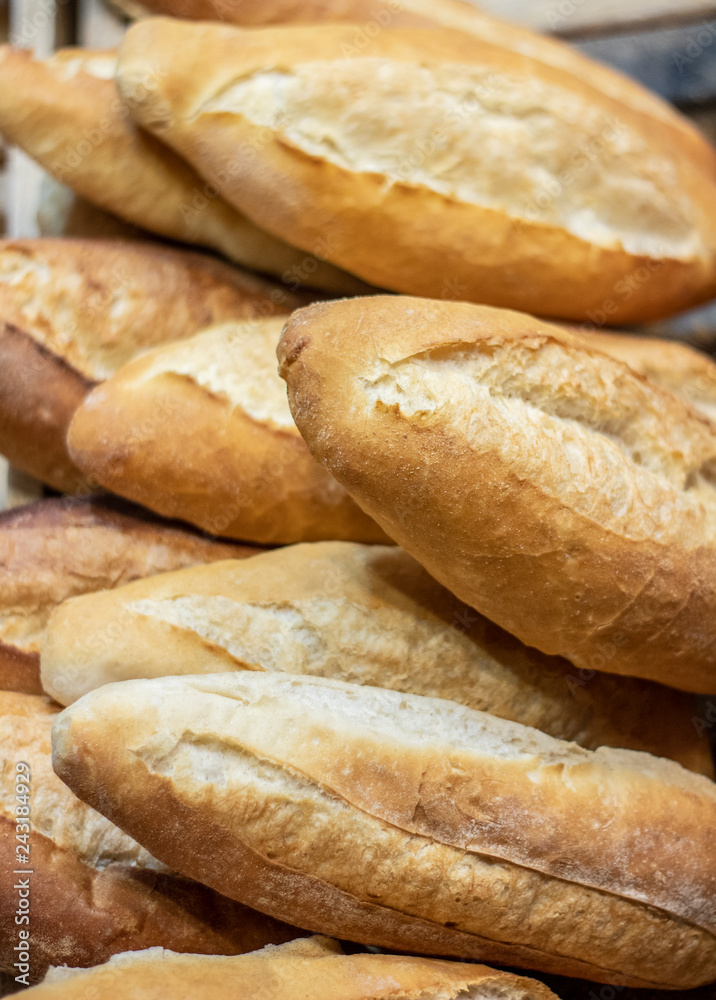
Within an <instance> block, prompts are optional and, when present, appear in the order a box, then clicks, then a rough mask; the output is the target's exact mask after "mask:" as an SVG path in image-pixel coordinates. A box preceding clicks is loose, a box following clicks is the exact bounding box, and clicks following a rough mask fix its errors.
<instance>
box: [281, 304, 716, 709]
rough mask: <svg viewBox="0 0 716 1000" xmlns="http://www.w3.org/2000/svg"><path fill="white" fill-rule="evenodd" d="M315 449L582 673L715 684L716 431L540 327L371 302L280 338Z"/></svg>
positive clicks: (496, 611)
mask: <svg viewBox="0 0 716 1000" xmlns="http://www.w3.org/2000/svg"><path fill="white" fill-rule="evenodd" d="M279 356H280V359H281V363H282V374H283V377H284V378H285V379H286V381H287V383H288V390H289V399H290V402H291V409H292V412H293V415H294V418H295V420H296V423H297V424H298V427H299V429H300V430H301V432H302V434H303V435H304V438H305V439H306V441H307V443H308V445H309V447H310V448H311V450H312V452H313V454H314V456H315V457H316V458H317V459H318V460H319V461H321V462H323V463H324V464H325V465H326V467H327V468H328V469H329V470H330V471H331V472H332V473H333V475H334V476H335V477H336V478H337V479H338V481H339V482H341V483H342V484H343V485H344V486H345V487H346V489H347V490H348V491H349V493H351V495H352V496H354V497H355V498H356V500H357V501H358V502H359V503H360V505H361V506H362V507H363V508H364V509H365V510H366V511H367V512H368V513H370V514H371V515H372V516H373V517H375V518H376V520H377V521H378V522H379V523H380V524H381V526H382V527H383V528H384V529H385V530H386V531H387V532H388V533H389V534H390V535H391V537H392V538H394V539H395V540H396V541H397V542H398V543H399V544H400V545H402V546H403V547H404V548H406V549H407V550H408V551H409V552H410V553H411V555H413V556H414V557H415V558H416V559H417V560H418V561H419V562H420V563H422V564H423V565H424V566H425V568H426V569H427V570H428V572H430V573H431V574H432V575H433V576H434V577H435V578H436V579H437V580H439V581H440V582H441V583H442V584H443V585H444V586H446V587H448V588H449V589H450V590H451V591H452V592H453V593H454V594H456V595H457V596H458V597H459V598H460V599H461V600H463V601H465V603H466V604H469V605H470V606H471V607H474V608H476V609H477V610H478V611H480V612H481V613H482V614H484V615H486V616H487V617H488V618H489V619H490V620H491V621H494V622H496V623H497V624H499V625H500V626H502V627H503V628H505V629H506V630H507V631H508V632H511V633H512V634H513V635H516V636H518V637H519V638H520V639H521V640H522V641H523V642H524V643H526V644H527V645H529V646H536V647H537V648H538V649H540V650H541V651H542V652H544V653H549V654H552V655H561V656H565V657H566V658H567V659H569V660H570V661H571V662H572V663H574V664H576V666H577V667H579V668H582V669H587V670H605V671H607V672H611V673H619V674H628V675H632V676H636V677H646V678H648V679H651V680H656V681H661V682H663V683H665V684H668V685H670V686H673V687H678V688H682V689H684V690H690V691H696V692H702V693H707V694H708V693H709V692H711V691H713V690H714V688H715V687H716V431H715V429H714V425H713V424H711V423H710V422H709V421H708V420H706V419H705V418H701V417H700V416H699V415H698V414H697V413H696V411H695V410H693V409H691V408H690V407H688V406H687V405H686V404H684V403H683V402H682V401H681V400H679V399H677V398H676V397H675V396H672V395H671V394H669V393H667V392H666V391H664V390H661V389H659V388H658V387H657V386H654V385H652V384H651V383H650V382H648V381H647V380H645V379H644V378H642V377H641V376H639V375H637V374H635V373H634V372H633V371H632V370H631V369H630V368H628V367H627V366H626V365H624V364H623V363H622V362H619V361H615V360H614V359H612V358H609V357H607V356H606V355H604V354H601V353H599V352H598V351H596V350H594V349H593V348H590V347H589V346H588V345H585V342H584V340H583V339H580V338H575V337H574V336H573V335H571V334H569V333H568V332H566V331H564V330H561V329H558V328H557V327H554V326H549V325H547V324H543V323H540V322H539V321H537V320H535V319H533V318H532V317H529V316H525V315H520V314H517V313H509V312H504V311H500V310H494V309H489V308H484V307H482V308H481V307H478V306H473V305H468V304H465V303H446V302H433V301H430V300H424V299H410V298H388V297H376V298H373V299H355V300H352V301H345V302H341V303H336V304H335V305H326V306H310V307H308V309H305V310H299V311H298V312H297V313H295V314H294V316H293V318H292V319H291V321H290V322H289V324H288V326H287V329H286V332H285V333H284V336H283V338H282V340H281V344H280V345H279Z"/></svg>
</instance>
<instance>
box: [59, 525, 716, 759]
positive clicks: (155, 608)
mask: <svg viewBox="0 0 716 1000" xmlns="http://www.w3.org/2000/svg"><path fill="white" fill-rule="evenodd" d="M247 669H248V670H266V671H282V672H286V673H292V674H309V675H311V674H312V675H314V676H319V677H332V678H335V679H337V680H343V681H351V682H353V683H357V684H368V685H375V686H378V687H386V688H391V689H393V690H396V691H405V692H408V693H412V694H421V695H427V696H429V697H433V698H448V699H451V700H453V701H457V702H459V703H460V704H462V705H467V706H468V707H469V708H474V709H478V710H480V711H485V712H489V713H490V714H492V715H497V716H499V717H500V718H503V719H511V720H513V721H515V722H521V723H523V724H525V725H528V726H533V727H534V728H535V729H541V730H542V731H543V732H546V733H549V734H550V735H552V736H555V737H558V738H559V739H565V740H574V741H575V742H577V743H579V744H581V745H582V746H585V747H588V748H590V749H595V748H596V747H599V746H603V745H606V746H615V747H627V748H630V749H633V750H645V751H648V752H650V753H653V754H655V755H656V756H658V757H671V758H672V759H675V760H678V761H679V762H680V763H682V764H683V765H684V766H685V767H688V768H690V769H691V770H694V771H700V772H702V773H704V774H708V775H709V776H713V762H712V758H711V750H710V745H709V741H708V739H706V738H705V737H704V736H703V735H698V734H697V733H696V731H695V729H694V724H693V719H694V717H695V710H696V702H695V699H694V698H692V697H691V696H689V695H685V694H682V693H677V692H675V691H673V690H670V689H667V688H664V687H662V686H660V685H656V684H650V683H649V682H647V681H640V680H635V679H631V678H630V679H627V678H622V677H613V676H610V675H608V674H604V673H592V674H584V673H581V674H580V672H579V671H578V670H577V669H576V668H575V667H573V666H572V665H571V664H570V663H568V662H567V661H566V660H563V659H561V658H559V657H548V656H543V655H542V654H541V653H538V652H537V650H535V649H528V648H527V647H526V646H523V645H522V643H520V642H519V640H517V639H515V638H514V637H513V636H510V635H508V634H507V633H506V632H504V631H503V630H502V629H500V628H498V627H497V626H496V625H493V624H492V623H491V622H488V621H487V619H485V618H483V617H482V616H481V615H479V614H477V612H476V611H474V610H473V609H471V608H468V607H466V606H465V605H464V604H462V603H461V602H460V601H458V600H457V598H455V597H454V596H453V595H452V594H451V593H450V592H449V591H448V590H445V589H444V588H443V587H441V586H440V585H439V584H438V583H436V581H435V580H433V579H432V578H431V577H430V576H429V575H428V574H427V573H426V572H425V570H424V569H423V568H422V567H421V566H420V565H419V564H418V563H416V562H415V560H414V559H412V558H411V557H410V556H409V555H408V554H407V553H406V552H404V551H403V550H402V549H399V548H398V547H397V546H391V547H388V546H381V545H359V544H354V543H349V542H315V543H312V544H305V545H294V546H287V547H284V548H280V549H275V550H273V551H270V552H265V553H262V554H260V555H258V556H257V557H256V558H252V559H249V560H242V561H240V562H239V561H237V560H233V559H232V560H228V561H224V562H220V563H214V564H213V565H212V566H211V567H199V566H197V567H193V568H191V569H187V570H180V571H179V572H176V573H164V574H161V575H159V576H154V577H153V578H152V579H151V580H145V581H141V582H135V583H133V584H130V585H128V586H125V587H120V588H119V589H116V590H113V591H111V592H110V591H105V592H104V593H97V594H92V595H88V596H84V597H81V598H78V599H76V600H70V601H65V602H64V603H63V604H62V606H61V607H59V608H57V609H56V610H55V612H54V613H53V615H52V617H51V620H50V624H49V627H48V631H47V634H46V637H45V641H44V643H43V651H42V683H43V686H44V688H45V690H46V691H48V692H49V693H50V694H51V695H52V697H53V698H55V699H56V700H57V701H59V702H60V703H61V704H64V705H68V704H70V703H71V702H73V701H76V700H77V699H78V698H80V697H82V695H84V694H86V693H87V692H88V691H92V690H94V689H95V688H97V687H100V686H101V685H102V684H107V683H111V682H113V681H120V680H127V679H134V678H141V677H161V676H165V675H167V674H196V673H207V674H211V673H219V672H223V671H234V670H247Z"/></svg>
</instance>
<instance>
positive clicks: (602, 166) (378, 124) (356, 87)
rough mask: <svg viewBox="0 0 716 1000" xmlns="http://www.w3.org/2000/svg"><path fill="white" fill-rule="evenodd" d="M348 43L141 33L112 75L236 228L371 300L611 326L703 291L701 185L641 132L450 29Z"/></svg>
mask: <svg viewBox="0 0 716 1000" xmlns="http://www.w3.org/2000/svg"><path fill="white" fill-rule="evenodd" d="M354 36H355V28H354V27H352V26H341V25H318V26H311V27H300V26H299V27H285V28H267V29H264V30H261V31H243V32H242V31H240V30H239V29H236V28H231V27H225V26H219V25H211V24H189V23H187V22H182V21H177V20H171V19H160V18H157V19H149V20H147V21H142V22H139V23H138V24H136V25H134V26H133V27H132V28H131V29H130V31H129V33H128V35H127V36H126V39H125V41H124V43H123V45H122V48H121V51H120V60H119V64H118V77H117V80H118V85H119V89H120V92H121V94H122V96H123V99H124V100H125V102H126V103H127V106H128V107H129V108H130V110H131V113H132V115H133V116H134V117H135V118H136V119H137V120H138V121H139V122H140V123H141V124H142V125H143V126H144V127H146V128H148V129H150V130H151V131H152V132H153V133H155V134H156V135H158V136H160V137H161V138H162V140H164V141H166V142H168V143H169V144H170V145H172V146H173V148H175V149H176V150H177V151H178V152H179V153H180V154H181V155H182V156H184V157H185V158H186V159H187V160H188V161H189V162H191V163H192V164H193V165H194V167H195V168H196V169H197V170H198V171H199V172H200V173H201V174H202V175H203V176H204V177H206V178H207V179H208V180H210V181H211V182H212V183H213V184H215V185H216V186H217V188H218V189H219V190H220V191H221V193H222V196H223V197H225V198H226V199H227V200H228V201H230V202H231V203H232V204H234V205H236V206H237V207H239V208H240V209H241V210H242V211H245V212H246V213H247V214H249V215H250V216H251V217H252V218H253V219H254V221H255V222H257V224H260V225H262V226H263V227H265V228H267V229H269V230H270V231H271V232H273V233H275V234H281V235H282V237H284V238H287V239H289V240H290V241H291V242H292V243H293V244H295V245H297V246H302V247H303V248H304V249H306V250H308V251H311V250H312V249H315V248H317V247H320V246H321V244H323V245H324V247H325V251H326V256H327V258H328V259H330V260H331V261H333V262H334V263H338V264H339V265H340V266H343V267H346V268H349V269H350V270H351V272H352V273H355V274H358V275H359V276H361V277H363V278H364V280H368V281H370V282H372V283H373V284H376V285H378V286H379V287H386V288H390V289H391V290H393V291H401V292H407V293H412V294H420V295H428V296H433V297H435V298H443V299H451V298H462V299H467V300H470V301H476V302H489V303H490V304H492V305H501V306H509V307H512V308H520V309H525V310H527V311H530V312H536V313H539V314H541V315H552V316H561V317H565V318H572V319H588V318H594V316H595V315H597V314H599V313H600V312H604V311H605V310H608V313H609V317H610V322H614V323H619V322H636V321H643V320H647V319H649V318H657V317H658V316H660V315H665V314H668V313H670V312H673V311H677V310H678V309H680V308H684V307H685V306H687V305H689V304H690V303H696V302H698V301H703V300H704V299H706V298H708V297H709V296H710V295H711V294H712V290H713V289H714V287H716V277H715V273H714V243H713V237H712V232H713V219H714V217H715V216H716V201H715V199H714V190H713V182H712V179H711V176H710V175H708V174H707V173H706V172H705V171H704V169H703V163H702V160H701V159H700V158H699V157H693V156H691V155H690V154H689V153H687V152H684V153H683V155H682V153H681V152H679V151H678V150H680V149H681V147H680V146H679V144H678V143H676V142H675V141H674V139H673V135H671V134H670V135H669V137H667V136H666V135H665V134H664V132H663V130H662V128H661V127H660V125H658V124H657V123H655V122H654V121H652V120H651V119H649V118H647V117H645V116H643V115H642V114H640V113H638V112H635V111H634V110H633V109H632V108H631V107H630V106H629V105H627V104H624V103H623V102H622V101H620V100H618V99H617V98H614V97H607V96H605V95H604V94H603V93H600V92H599V91H597V90H595V89H593V88H592V86H591V85H590V83H588V82H587V80H586V79H582V78H580V77H578V76H576V75H574V74H573V73H570V72H567V71H565V70H563V69H559V68H555V67H553V66H548V65H545V64H538V63H535V62H534V61H533V60H531V59H530V58H528V57H526V56H523V55H521V54H518V53H515V52H512V51H509V50H507V49H505V48H503V47H501V46H494V45H490V44H487V43H485V42H482V41H481V40H480V39H476V38H473V37H471V36H469V35H466V34H464V33H460V32H456V31H451V30H447V29H444V30H443V29H435V30H434V31H429V32H427V31H424V30H419V29H416V30H412V29H396V30H394V31H381V32H378V33H377V34H376V35H375V37H374V38H372V39H371V40H370V43H369V44H367V45H364V46H360V45H356V44H355V42H354ZM208 51H211V53H212V58H211V64H210V66H207V60H206V53H207V52H208ZM347 56H348V57H349V58H346V57H347ZM364 60H372V61H371V62H365V63H364ZM148 79H151V83H150V84H149V85H147V80H148ZM538 92H539V95H540V96H539V97H537V96H536V95H537V93H538ZM358 93H360V101H359V100H358V99H357V96H356V95H357V94H358ZM526 94H530V95H532V96H531V97H530V98H529V99H526V98H525V95H526ZM388 102H390V106H391V109H392V111H393V115H392V117H390V118H389V119H385V118H384V115H383V109H384V107H385V106H386V103H388ZM533 102H534V103H533ZM537 107H539V114H538V115H537V113H536V112H537ZM309 108H310V111H309ZM471 108H472V110H470V109H471ZM533 111H534V114H533V113H532V112H533ZM395 116H397V118H398V119H399V122H400V124H399V127H398V128H397V129H396V127H395ZM496 119H499V121H500V123H501V124H499V125H497V124H495V125H494V127H493V124H491V123H493V122H495V121H496ZM237 148H242V149H245V150H247V155H246V156H245V157H243V158H241V159H240V160H238V162H237V161H236V158H235V156H234V151H235V150H236V149H237ZM486 148H487V149H491V150H493V151H494V152H493V153H492V155H491V156H490V157H485V149H486ZM448 150H449V151H450V154H449V155H448V152H447V151H448ZM536 150H539V151H540V152H539V154H537V153H536V152H535V151H536ZM228 162H232V163H235V165H236V170H232V171H229V170H227V163H228ZM657 163H658V165H659V166H658V168H657V166H656V165H657ZM538 178H541V180H540V179H538ZM637 190H638V191H642V192H646V191H647V190H648V191H650V194H649V195H648V196H645V198H644V201H643V202H641V201H639V198H635V195H634V192H635V191H637ZM617 206H618V207H617ZM709 220H711V221H709Z"/></svg>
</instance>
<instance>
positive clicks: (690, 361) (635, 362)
mask: <svg viewBox="0 0 716 1000" xmlns="http://www.w3.org/2000/svg"><path fill="white" fill-rule="evenodd" d="M571 329H572V331H573V332H574V333H575V334H577V336H582V337H584V341H583V342H584V344H585V345H587V346H589V345H590V344H591V345H592V346H593V347H596V348H597V350H599V351H603V352H604V354H609V355H610V356H611V357H613V358H618V359H619V361H623V362H624V363H625V364H627V365H629V367H630V368H632V369H633V370H634V371H635V372H639V374H640V375H645V376H646V378H648V379H650V380H651V381H652V382H656V384H657V385H660V386H663V388H665V389H668V390H669V391H670V392H673V393H674V395H676V396H681V397H682V398H683V399H685V400H686V402H687V403H690V404H691V406H694V407H696V409H697V410H699V411H700V412H701V413H703V414H704V415H705V416H707V417H709V418H710V419H711V420H713V421H714V422H716V362H714V361H713V360H712V358H710V357H709V356H708V354H704V353H703V352H702V351H697V350H695V349H694V348H693V347H689V346H688V345H687V344H681V343H679V342H678V341H673V340H661V339H657V338H656V337H634V336H630V335H629V334H627V333H621V332H618V333H617V332H615V333H607V332H605V331H603V330H600V331H598V332H597V331H592V330H587V331H585V330H582V329H580V328H579V327H571Z"/></svg>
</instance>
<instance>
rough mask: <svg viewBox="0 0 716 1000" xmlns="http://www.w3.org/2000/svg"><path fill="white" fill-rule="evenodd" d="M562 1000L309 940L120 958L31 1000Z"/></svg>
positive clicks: (490, 973) (532, 985)
mask: <svg viewBox="0 0 716 1000" xmlns="http://www.w3.org/2000/svg"><path fill="white" fill-rule="evenodd" d="M90 990H94V992H93V993H92V994H91V995H92V997H93V998H94V1000H114V998H115V997H117V996H121V997H122V998H123V1000H158V998H159V997H172V998H173V1000H297V998H298V997H300V998H301V1000H338V998H340V1000H397V998H400V1000H458V998H459V1000H556V998H555V994H554V993H552V991H551V990H549V989H547V987H546V986H543V985H542V983H538V982H535V980H534V979H526V978H525V977H524V976H513V975H511V974H510V973H507V972H497V971H496V970H495V969H488V968H486V967H485V966H482V965H467V964H464V963H458V962H441V961H439V960H437V959H430V958H413V957H406V956H404V955H400V956H398V955H370V954H358V955H344V954H343V953H342V951H341V948H340V946H339V945H338V943H337V942H335V941H331V940H329V939H327V938H318V937H314V938H308V939H305V940H304V939H299V940H296V941H291V942H288V943H287V944H283V945H279V946H278V947H275V946H273V945H268V946H267V947H265V948H263V949H262V950H261V951H256V952H252V953H251V954H249V955H242V956H240V957H230V958H225V957H223V956H221V957H218V956H212V957H206V956H199V955H177V954H174V953H173V952H171V951H164V950H162V949H161V948H153V949H151V950H147V951H143V952H139V953H137V952H132V953H127V954H122V955H116V956H114V957H113V958H111V959H110V961H109V963H107V965H105V966H103V967H100V968H97V969H91V970H88V971H84V970H82V971H79V970H76V969H56V970H55V969H53V970H52V971H51V972H50V974H49V975H48V976H47V978H46V980H45V982H44V983H42V984H41V986H38V987H35V989H34V990H33V991H32V992H31V993H30V994H29V996H30V997H31V998H32V1000H44V998H46V1000H60V998H62V1000H73V998H75V1000H86V998H87V995H88V991H90Z"/></svg>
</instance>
